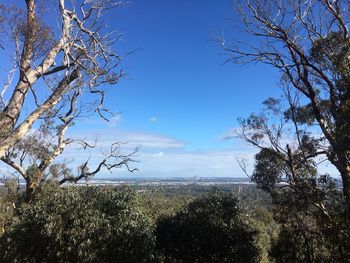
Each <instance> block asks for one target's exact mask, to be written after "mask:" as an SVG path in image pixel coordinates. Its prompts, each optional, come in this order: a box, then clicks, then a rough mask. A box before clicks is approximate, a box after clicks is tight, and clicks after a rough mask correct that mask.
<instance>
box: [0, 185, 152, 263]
mask: <svg viewBox="0 0 350 263" xmlns="http://www.w3.org/2000/svg"><path fill="white" fill-rule="evenodd" d="M21 217H22V218H21V221H20V222H19V223H17V224H15V225H14V226H13V227H12V229H11V230H10V231H8V232H7V233H6V234H4V235H3V237H2V238H1V244H0V251H1V252H0V253H1V254H2V255H1V257H2V259H3V260H4V261H6V262H7V261H11V260H12V261H17V262H148V261H151V260H152V251H153V248H154V238H153V228H152V226H151V225H150V223H149V221H148V219H147V218H146V217H145V216H144V215H143V214H142V213H141V212H140V210H139V209H138V203H137V196H136V194H135V193H134V192H133V191H131V190H130V189H128V188H122V189H101V188H97V187H66V188H59V189H57V187H46V189H44V190H43V191H42V192H40V193H38V194H37V195H36V196H35V200H33V201H32V203H30V204H28V205H27V206H26V207H24V208H23V211H22V216H21Z"/></svg>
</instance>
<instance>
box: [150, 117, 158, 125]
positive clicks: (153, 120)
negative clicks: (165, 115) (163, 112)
mask: <svg viewBox="0 0 350 263" xmlns="http://www.w3.org/2000/svg"><path fill="white" fill-rule="evenodd" d="M149 121H150V122H152V123H154V122H157V121H158V117H157V116H152V117H151V118H149Z"/></svg>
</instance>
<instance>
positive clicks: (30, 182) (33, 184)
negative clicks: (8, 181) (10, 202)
mask: <svg viewBox="0 0 350 263" xmlns="http://www.w3.org/2000/svg"><path fill="white" fill-rule="evenodd" d="M41 179H42V176H40V175H35V176H28V177H27V178H26V195H25V199H26V200H27V201H30V200H32V198H33V195H34V193H35V191H36V189H37V188H38V187H39V185H40V181H41Z"/></svg>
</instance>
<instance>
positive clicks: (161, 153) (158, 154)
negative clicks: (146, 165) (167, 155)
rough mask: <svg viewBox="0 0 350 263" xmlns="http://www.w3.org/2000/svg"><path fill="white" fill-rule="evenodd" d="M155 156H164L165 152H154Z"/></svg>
mask: <svg viewBox="0 0 350 263" xmlns="http://www.w3.org/2000/svg"><path fill="white" fill-rule="evenodd" d="M152 156H153V157H162V156H164V152H157V153H154V154H152Z"/></svg>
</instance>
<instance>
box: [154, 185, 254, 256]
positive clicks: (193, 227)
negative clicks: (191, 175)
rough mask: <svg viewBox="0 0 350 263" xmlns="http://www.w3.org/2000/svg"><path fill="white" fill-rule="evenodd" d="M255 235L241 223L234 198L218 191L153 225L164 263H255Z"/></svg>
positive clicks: (196, 200)
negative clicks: (172, 262) (170, 262)
mask: <svg viewBox="0 0 350 263" xmlns="http://www.w3.org/2000/svg"><path fill="white" fill-rule="evenodd" d="M256 234H257V233H256V231H255V230H254V229H252V228H251V227H249V226H248V225H247V224H245V223H244V222H243V220H242V218H241V212H240V210H239V208H238V202H237V199H236V198H235V197H234V196H233V195H232V194H228V193H223V192H218V191H215V192H212V193H210V194H209V195H207V196H203V197H200V198H198V199H195V200H193V201H192V202H190V203H189V204H188V205H186V206H185V207H183V208H182V209H181V210H180V211H179V212H177V213H176V214H174V215H169V216H164V217H161V218H160V219H159V220H158V221H157V225H156V237H157V248H158V249H159V251H160V253H161V254H162V255H163V257H164V258H165V262H168V261H174V262H259V260H260V249H259V247H258V246H257V244H256V242H255V238H256Z"/></svg>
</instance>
